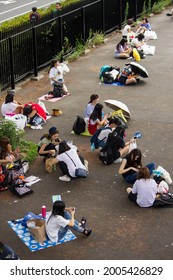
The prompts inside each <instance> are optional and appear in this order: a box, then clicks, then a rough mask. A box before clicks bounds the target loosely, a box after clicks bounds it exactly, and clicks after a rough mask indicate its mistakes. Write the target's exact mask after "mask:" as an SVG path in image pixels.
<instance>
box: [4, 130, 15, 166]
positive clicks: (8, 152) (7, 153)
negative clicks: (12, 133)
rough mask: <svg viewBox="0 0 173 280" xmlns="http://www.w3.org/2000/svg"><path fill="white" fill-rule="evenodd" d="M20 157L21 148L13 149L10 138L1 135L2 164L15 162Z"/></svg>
mask: <svg viewBox="0 0 173 280" xmlns="http://www.w3.org/2000/svg"><path fill="white" fill-rule="evenodd" d="M18 157H19V148H16V149H15V150H14V151H12V147H11V144H10V139H9V138H8V137H7V136H5V135H4V136H1V137H0V164H3V165H5V166H6V165H7V164H8V163H13V162H14V161H15V160H16V159H17V158H18Z"/></svg>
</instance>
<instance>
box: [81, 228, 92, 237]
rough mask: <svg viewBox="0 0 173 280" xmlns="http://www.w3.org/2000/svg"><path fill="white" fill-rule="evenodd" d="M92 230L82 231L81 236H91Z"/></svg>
mask: <svg viewBox="0 0 173 280" xmlns="http://www.w3.org/2000/svg"><path fill="white" fill-rule="evenodd" d="M91 232H92V230H91V229H86V228H85V229H84V231H83V234H84V235H86V236H89V235H90V234H91Z"/></svg>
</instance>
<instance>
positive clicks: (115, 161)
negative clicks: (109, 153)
mask: <svg viewBox="0 0 173 280" xmlns="http://www.w3.org/2000/svg"><path fill="white" fill-rule="evenodd" d="M122 160H123V159H122V158H117V159H116V160H114V163H121V162H122Z"/></svg>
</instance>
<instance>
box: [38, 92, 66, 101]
mask: <svg viewBox="0 0 173 280" xmlns="http://www.w3.org/2000/svg"><path fill="white" fill-rule="evenodd" d="M69 95H70V93H68V94H67V95H63V96H62V97H57V98H50V99H45V96H46V95H42V96H41V97H39V98H38V99H39V100H42V101H49V102H56V101H59V100H61V99H63V98H64V97H66V96H69Z"/></svg>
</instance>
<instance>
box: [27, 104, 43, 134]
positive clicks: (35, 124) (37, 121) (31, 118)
mask: <svg viewBox="0 0 173 280" xmlns="http://www.w3.org/2000/svg"><path fill="white" fill-rule="evenodd" d="M23 114H24V115H25V116H27V118H28V124H30V125H31V128H33V129H41V128H42V125H43V124H45V123H46V119H47V116H46V112H45V111H44V110H43V108H42V107H41V106H40V105H39V104H38V103H32V102H30V103H28V104H25V105H24V108H23Z"/></svg>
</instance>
